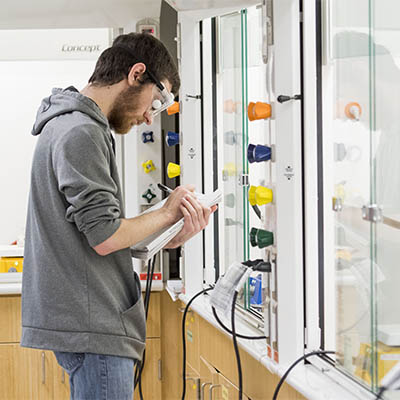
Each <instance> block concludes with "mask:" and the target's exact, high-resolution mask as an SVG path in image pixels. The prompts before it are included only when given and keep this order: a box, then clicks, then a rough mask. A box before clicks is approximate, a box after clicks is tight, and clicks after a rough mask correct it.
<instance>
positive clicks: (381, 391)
mask: <svg viewBox="0 0 400 400" xmlns="http://www.w3.org/2000/svg"><path fill="white" fill-rule="evenodd" d="M386 390H387V388H386V387H385V386H382V387H380V388H379V392H378V393H377V395H376V399H377V400H378V399H381V398H382V396H383V393H384V392H386Z"/></svg>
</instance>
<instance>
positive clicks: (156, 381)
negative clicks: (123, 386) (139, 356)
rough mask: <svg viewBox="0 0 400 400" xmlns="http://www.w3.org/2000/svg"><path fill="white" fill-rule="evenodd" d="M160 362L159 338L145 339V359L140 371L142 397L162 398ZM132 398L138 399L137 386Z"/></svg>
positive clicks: (156, 399)
mask: <svg viewBox="0 0 400 400" xmlns="http://www.w3.org/2000/svg"><path fill="white" fill-rule="evenodd" d="M161 379H162V364H161V340H160V338H156V339H147V340H146V361H145V364H144V369H143V373H142V392H143V398H144V399H146V400H147V399H154V400H159V399H162V394H161V393H162V387H161ZM134 399H135V400H137V399H139V393H138V388H136V390H135V395H134Z"/></svg>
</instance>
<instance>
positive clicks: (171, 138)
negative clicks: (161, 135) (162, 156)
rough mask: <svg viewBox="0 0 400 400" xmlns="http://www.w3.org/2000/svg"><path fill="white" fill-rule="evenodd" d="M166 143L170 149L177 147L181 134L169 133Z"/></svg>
mask: <svg viewBox="0 0 400 400" xmlns="http://www.w3.org/2000/svg"><path fill="white" fill-rule="evenodd" d="M165 141H166V143H167V146H168V147H171V146H175V145H177V144H178V143H179V133H177V132H172V131H168V132H167V135H166V136H165Z"/></svg>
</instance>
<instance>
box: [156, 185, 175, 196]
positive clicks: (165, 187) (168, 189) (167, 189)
mask: <svg viewBox="0 0 400 400" xmlns="http://www.w3.org/2000/svg"><path fill="white" fill-rule="evenodd" d="M157 186H158V188H159V189H160V190H162V191H163V192H167V193H168V194H171V193H172V192H173V190H172V189H170V188H169V187H168V186H165V185H163V184H162V183H157Z"/></svg>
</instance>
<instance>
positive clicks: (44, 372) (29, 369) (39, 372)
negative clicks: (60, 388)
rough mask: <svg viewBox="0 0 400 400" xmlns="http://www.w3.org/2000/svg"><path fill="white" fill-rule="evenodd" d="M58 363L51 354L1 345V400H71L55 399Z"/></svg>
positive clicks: (14, 344)
mask: <svg viewBox="0 0 400 400" xmlns="http://www.w3.org/2000/svg"><path fill="white" fill-rule="evenodd" d="M54 359H55V357H54V354H53V353H52V352H50V351H41V350H34V349H27V348H22V347H20V346H19V344H17V343H12V344H0V387H1V391H0V400H36V399H38V400H42V399H43V400H46V399H53V398H57V399H60V400H63V399H64V398H65V399H68V396H69V394H68V393H67V395H66V396H64V397H61V396H58V397H55V396H54V387H55V386H54V382H53V374H54V371H55V365H54V361H53V360H54Z"/></svg>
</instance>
